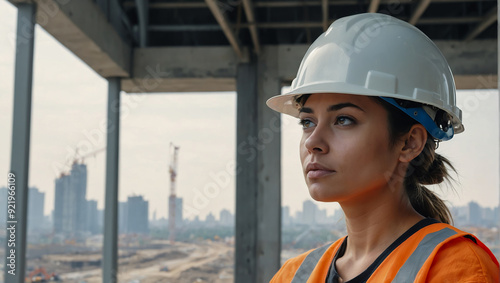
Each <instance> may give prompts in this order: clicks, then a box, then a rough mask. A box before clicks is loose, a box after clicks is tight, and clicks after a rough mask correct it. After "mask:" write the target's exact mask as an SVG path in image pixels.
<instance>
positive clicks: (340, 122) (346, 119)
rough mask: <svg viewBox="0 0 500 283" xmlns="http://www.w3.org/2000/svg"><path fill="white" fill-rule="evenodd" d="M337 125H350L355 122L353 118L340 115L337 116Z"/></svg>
mask: <svg viewBox="0 0 500 283" xmlns="http://www.w3.org/2000/svg"><path fill="white" fill-rule="evenodd" d="M335 124H336V125H341V126H349V125H352V124H354V120H353V119H352V118H349V117H346V116H339V117H338V118H337V121H336V122H335Z"/></svg>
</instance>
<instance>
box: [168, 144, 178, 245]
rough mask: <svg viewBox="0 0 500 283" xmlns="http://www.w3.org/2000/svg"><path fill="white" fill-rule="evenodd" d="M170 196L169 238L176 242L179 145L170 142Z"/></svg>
mask: <svg viewBox="0 0 500 283" xmlns="http://www.w3.org/2000/svg"><path fill="white" fill-rule="evenodd" d="M169 152H170V166H169V170H168V171H169V173H170V196H169V197H168V231H169V236H168V239H169V240H170V243H171V244H173V243H174V242H175V199H176V198H177V196H176V194H175V177H176V176H177V155H178V153H179V147H178V146H175V145H174V144H173V143H170V148H169Z"/></svg>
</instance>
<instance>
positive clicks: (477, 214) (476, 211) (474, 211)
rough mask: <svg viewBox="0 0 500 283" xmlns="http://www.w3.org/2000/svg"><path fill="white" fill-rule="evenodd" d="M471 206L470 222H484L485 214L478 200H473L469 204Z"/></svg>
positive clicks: (477, 223) (479, 223) (476, 223)
mask: <svg viewBox="0 0 500 283" xmlns="http://www.w3.org/2000/svg"><path fill="white" fill-rule="evenodd" d="M468 206H469V217H468V219H467V220H468V222H469V224H475V225H482V223H483V215H482V211H481V206H479V204H478V203H477V202H474V201H471V202H469V204H468Z"/></svg>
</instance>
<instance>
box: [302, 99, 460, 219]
mask: <svg viewBox="0 0 500 283" xmlns="http://www.w3.org/2000/svg"><path fill="white" fill-rule="evenodd" d="M309 96H310V94H305V95H301V96H298V97H296V98H295V101H296V102H297V103H298V104H299V105H301V106H302V105H304V104H305V103H306V101H307V99H308V98H309ZM373 98H374V99H375V101H377V102H378V103H379V104H381V105H382V106H383V107H384V108H385V109H386V110H387V113H388V115H387V118H388V124H389V142H390V145H391V146H394V145H395V144H396V142H397V141H398V140H399V139H400V138H401V137H402V136H403V135H404V134H406V133H408V131H409V130H410V128H411V127H412V126H413V125H415V124H417V123H418V122H417V121H416V120H414V119H412V118H411V117H409V116H408V115H406V114H405V113H404V112H402V111H400V110H399V109H397V108H396V107H394V106H392V105H391V104H389V103H388V102H386V101H384V100H383V99H381V98H379V97H373ZM411 107H415V105H412V106H411ZM437 145H438V142H437V140H435V139H434V138H433V137H432V136H431V135H430V134H429V133H427V142H426V144H425V147H424V149H423V150H422V152H421V153H420V155H418V156H417V157H416V158H415V159H413V160H412V161H411V162H410V164H409V165H408V169H407V171H406V175H405V179H404V186H405V191H406V194H407V195H408V198H409V199H410V203H411V205H412V206H413V208H414V209H415V210H416V211H417V212H418V213H419V214H421V215H422V216H425V217H430V218H434V219H436V220H439V221H441V222H443V223H447V224H451V223H452V221H453V219H452V216H451V213H450V210H449V209H448V207H447V206H446V204H445V203H444V201H443V200H441V199H440V198H439V197H438V196H437V195H436V194H435V193H433V192H432V191H431V190H429V189H428V188H426V187H424V186H423V185H433V184H439V183H441V182H443V181H444V180H447V181H450V180H452V179H453V178H452V177H451V176H450V174H449V172H448V168H447V167H449V168H450V169H451V170H453V171H455V172H456V170H455V168H454V167H453V165H452V164H451V162H450V161H449V160H448V159H447V158H445V157H443V156H441V155H439V154H437V153H436V148H437Z"/></svg>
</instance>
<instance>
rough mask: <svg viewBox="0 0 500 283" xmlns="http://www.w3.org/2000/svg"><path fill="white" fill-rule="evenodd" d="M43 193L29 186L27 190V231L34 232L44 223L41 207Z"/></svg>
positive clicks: (43, 200) (41, 227) (43, 199)
mask: <svg viewBox="0 0 500 283" xmlns="http://www.w3.org/2000/svg"><path fill="white" fill-rule="evenodd" d="M44 202H45V193H42V192H40V191H39V190H38V188H36V187H32V188H29V192H28V231H29V232H35V231H40V230H42V229H43V228H44V227H45V225H44V223H45V221H44V218H43V208H44Z"/></svg>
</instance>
